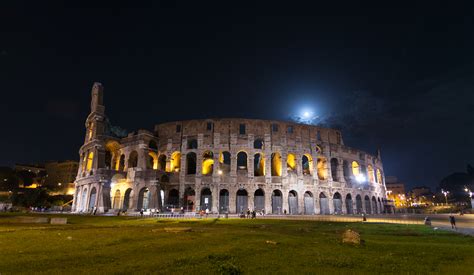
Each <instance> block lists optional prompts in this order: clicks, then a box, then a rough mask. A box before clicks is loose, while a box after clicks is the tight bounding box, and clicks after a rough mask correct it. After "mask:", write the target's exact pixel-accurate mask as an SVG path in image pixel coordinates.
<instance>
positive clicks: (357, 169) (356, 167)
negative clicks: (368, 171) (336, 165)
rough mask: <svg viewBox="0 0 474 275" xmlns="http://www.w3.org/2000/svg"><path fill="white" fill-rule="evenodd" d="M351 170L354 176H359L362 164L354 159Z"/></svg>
mask: <svg viewBox="0 0 474 275" xmlns="http://www.w3.org/2000/svg"><path fill="white" fill-rule="evenodd" d="M351 169H352V170H351V171H352V175H353V176H354V177H358V176H359V175H360V165H359V163H358V162H357V161H355V160H354V161H353V162H352V164H351Z"/></svg>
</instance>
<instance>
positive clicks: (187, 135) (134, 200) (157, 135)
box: [73, 83, 389, 215]
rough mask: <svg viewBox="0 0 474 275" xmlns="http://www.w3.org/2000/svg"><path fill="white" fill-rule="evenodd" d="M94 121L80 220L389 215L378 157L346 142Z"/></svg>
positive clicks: (289, 132) (246, 127) (250, 124)
mask: <svg viewBox="0 0 474 275" xmlns="http://www.w3.org/2000/svg"><path fill="white" fill-rule="evenodd" d="M103 97H104V92H103V86H102V85H101V84H100V83H94V85H93V87H92V100H91V112H90V114H89V116H88V117H87V119H86V123H85V128H86V135H85V140H84V145H83V146H82V147H81V148H80V150H79V154H80V165H79V171H78V173H77V178H76V181H75V194H74V203H73V211H74V212H79V213H80V212H90V211H96V212H97V213H104V212H108V213H116V212H118V211H129V212H134V211H138V210H141V209H143V210H144V211H145V212H158V211H159V212H160V213H164V212H168V211H180V212H183V211H184V212H195V211H201V210H204V211H206V212H210V213H241V212H245V211H247V209H251V210H256V211H260V212H264V213H267V214H270V213H273V214H293V215H296V214H305V215H313V214H360V213H366V214H374V213H383V212H387V211H389V205H388V204H387V203H386V189H385V183H384V173H383V166H382V161H381V157H380V152H379V151H378V152H377V154H376V155H369V154H367V153H365V152H363V151H361V150H357V149H353V148H349V147H347V146H345V145H344V142H343V138H342V135H341V132H340V131H339V130H335V129H328V128H323V127H318V126H314V125H305V124H299V123H294V122H288V121H271V120H259V119H239V118H235V119H234V118H222V119H200V120H187V121H175V122H168V123H162V124H157V125H155V127H154V129H153V131H148V130H139V131H137V132H131V133H127V132H124V130H121V129H120V128H118V127H114V126H111V124H110V122H109V120H108V119H107V117H106V115H105V107H104V104H103Z"/></svg>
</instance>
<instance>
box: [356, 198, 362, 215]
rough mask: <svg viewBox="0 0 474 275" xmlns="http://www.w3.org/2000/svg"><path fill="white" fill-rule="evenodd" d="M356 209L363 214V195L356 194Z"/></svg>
mask: <svg viewBox="0 0 474 275" xmlns="http://www.w3.org/2000/svg"><path fill="white" fill-rule="evenodd" d="M356 211H357V214H362V213H363V209H362V197H361V196H360V195H357V196H356Z"/></svg>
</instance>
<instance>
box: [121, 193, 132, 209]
mask: <svg viewBox="0 0 474 275" xmlns="http://www.w3.org/2000/svg"><path fill="white" fill-rule="evenodd" d="M131 193H132V188H128V189H127V190H125V194H124V195H123V203H122V209H124V210H127V209H129V208H130V198H131Z"/></svg>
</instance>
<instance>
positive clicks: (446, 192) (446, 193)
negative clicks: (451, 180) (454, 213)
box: [441, 189, 449, 205]
mask: <svg viewBox="0 0 474 275" xmlns="http://www.w3.org/2000/svg"><path fill="white" fill-rule="evenodd" d="M441 193H443V195H444V198H445V199H446V205H448V194H449V191H444V190H443V189H441Z"/></svg>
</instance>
